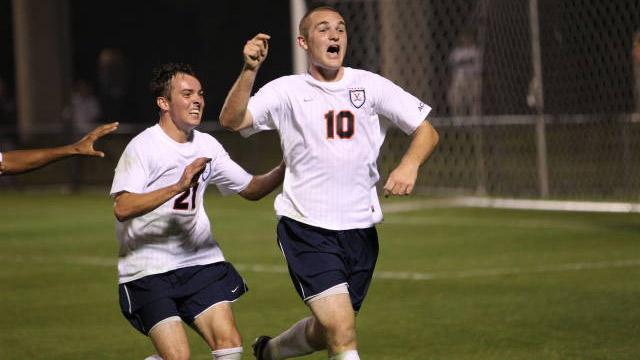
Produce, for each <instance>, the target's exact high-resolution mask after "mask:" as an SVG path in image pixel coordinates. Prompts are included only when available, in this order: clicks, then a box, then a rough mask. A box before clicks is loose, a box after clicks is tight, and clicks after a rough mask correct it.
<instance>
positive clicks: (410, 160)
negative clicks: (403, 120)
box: [400, 121, 439, 167]
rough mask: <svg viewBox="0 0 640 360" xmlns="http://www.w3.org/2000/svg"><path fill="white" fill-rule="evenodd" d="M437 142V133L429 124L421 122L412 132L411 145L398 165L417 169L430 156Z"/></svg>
mask: <svg viewBox="0 0 640 360" xmlns="http://www.w3.org/2000/svg"><path fill="white" fill-rule="evenodd" d="M438 141H439V135H438V132H437V131H436V130H435V129H434V128H433V126H431V124H429V123H428V122H426V121H425V122H423V123H422V124H420V126H418V128H417V129H416V131H415V132H414V134H413V139H412V140H411V144H410V145H409V148H408V149H407V151H406V152H405V154H404V155H403V156H402V160H400V164H405V165H411V166H415V167H419V166H420V165H422V164H423V163H424V162H425V161H426V160H427V159H428V158H429V156H431V153H433V150H434V149H435V148H436V145H437V144H438Z"/></svg>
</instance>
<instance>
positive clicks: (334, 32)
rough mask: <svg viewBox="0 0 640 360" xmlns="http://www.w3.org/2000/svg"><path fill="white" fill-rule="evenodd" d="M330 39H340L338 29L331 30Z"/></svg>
mask: <svg viewBox="0 0 640 360" xmlns="http://www.w3.org/2000/svg"><path fill="white" fill-rule="evenodd" d="M329 40H336V41H338V40H340V33H339V32H338V31H337V30H330V31H329Z"/></svg>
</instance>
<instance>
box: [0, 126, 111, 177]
mask: <svg viewBox="0 0 640 360" xmlns="http://www.w3.org/2000/svg"><path fill="white" fill-rule="evenodd" d="M117 128H118V123H117V122H114V123H110V124H105V125H102V126H98V127H97V128H95V129H94V130H93V131H91V132H89V133H88V134H87V135H85V136H84V137H83V138H82V139H80V140H79V141H78V142H76V143H73V144H70V145H65V146H59V147H52V148H43V149H31V150H13V151H6V152H0V174H3V175H14V174H20V173H24V172H27V171H31V170H35V169H37V168H40V167H42V166H45V165H48V164H50V163H52V162H55V161H57V160H60V159H63V158H66V157H69V156H79V155H81V156H97V157H104V153H103V152H102V151H97V150H95V149H94V148H93V145H94V143H95V142H96V141H97V140H98V139H100V138H101V137H103V136H105V135H107V134H109V133H110V132H113V131H115V130H116V129H117Z"/></svg>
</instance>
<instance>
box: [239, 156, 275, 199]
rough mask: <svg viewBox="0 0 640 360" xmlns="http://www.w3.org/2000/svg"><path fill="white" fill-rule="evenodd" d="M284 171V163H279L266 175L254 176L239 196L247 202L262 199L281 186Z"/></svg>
mask: <svg viewBox="0 0 640 360" xmlns="http://www.w3.org/2000/svg"><path fill="white" fill-rule="evenodd" d="M284 171H285V165H284V162H281V163H280V165H278V166H277V167H275V168H273V169H272V170H271V171H269V172H268V173H266V174H262V175H256V176H254V177H253V179H251V182H250V183H249V185H248V186H247V188H246V189H244V190H242V191H241V192H240V196H242V197H244V198H245V199H247V200H260V199H262V198H263V197H265V196H266V195H267V194H269V193H270V192H272V191H273V190H274V189H275V188H277V187H278V186H280V184H282V180H284Z"/></svg>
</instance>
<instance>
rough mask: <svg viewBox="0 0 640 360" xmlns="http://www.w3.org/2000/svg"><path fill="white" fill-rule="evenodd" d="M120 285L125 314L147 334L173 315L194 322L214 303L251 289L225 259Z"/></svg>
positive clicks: (121, 302)
mask: <svg viewBox="0 0 640 360" xmlns="http://www.w3.org/2000/svg"><path fill="white" fill-rule="evenodd" d="M118 289H119V291H120V310H122V314H123V315H124V317H126V318H127V320H129V322H130V323H131V325H133V327H134V328H136V329H137V330H138V331H140V332H141V333H143V334H145V335H148V334H149V330H150V329H151V328H152V327H153V326H154V325H155V324H157V323H158V322H160V321H162V320H164V319H166V318H169V317H172V316H179V317H180V318H181V319H182V320H184V321H185V322H187V323H189V324H191V323H193V320H194V319H195V317H196V316H197V315H199V314H200V313H202V312H203V311H205V310H206V309H208V308H209V307H211V306H212V305H214V304H217V303H219V302H225V301H235V300H237V299H238V298H239V297H240V296H241V295H242V294H244V293H245V292H247V291H248V288H247V286H246V284H245V282H244V279H243V278H242V277H241V276H240V274H238V272H237V271H236V269H235V268H234V267H233V265H231V264H230V263H228V262H225V261H222V262H217V263H213V264H209V265H201V266H190V267H186V268H181V269H177V270H172V271H169V272H166V273H162V274H154V275H149V276H145V277H143V278H140V279H137V280H133V281H130V282H127V283H124V284H120V285H119V286H118Z"/></svg>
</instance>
